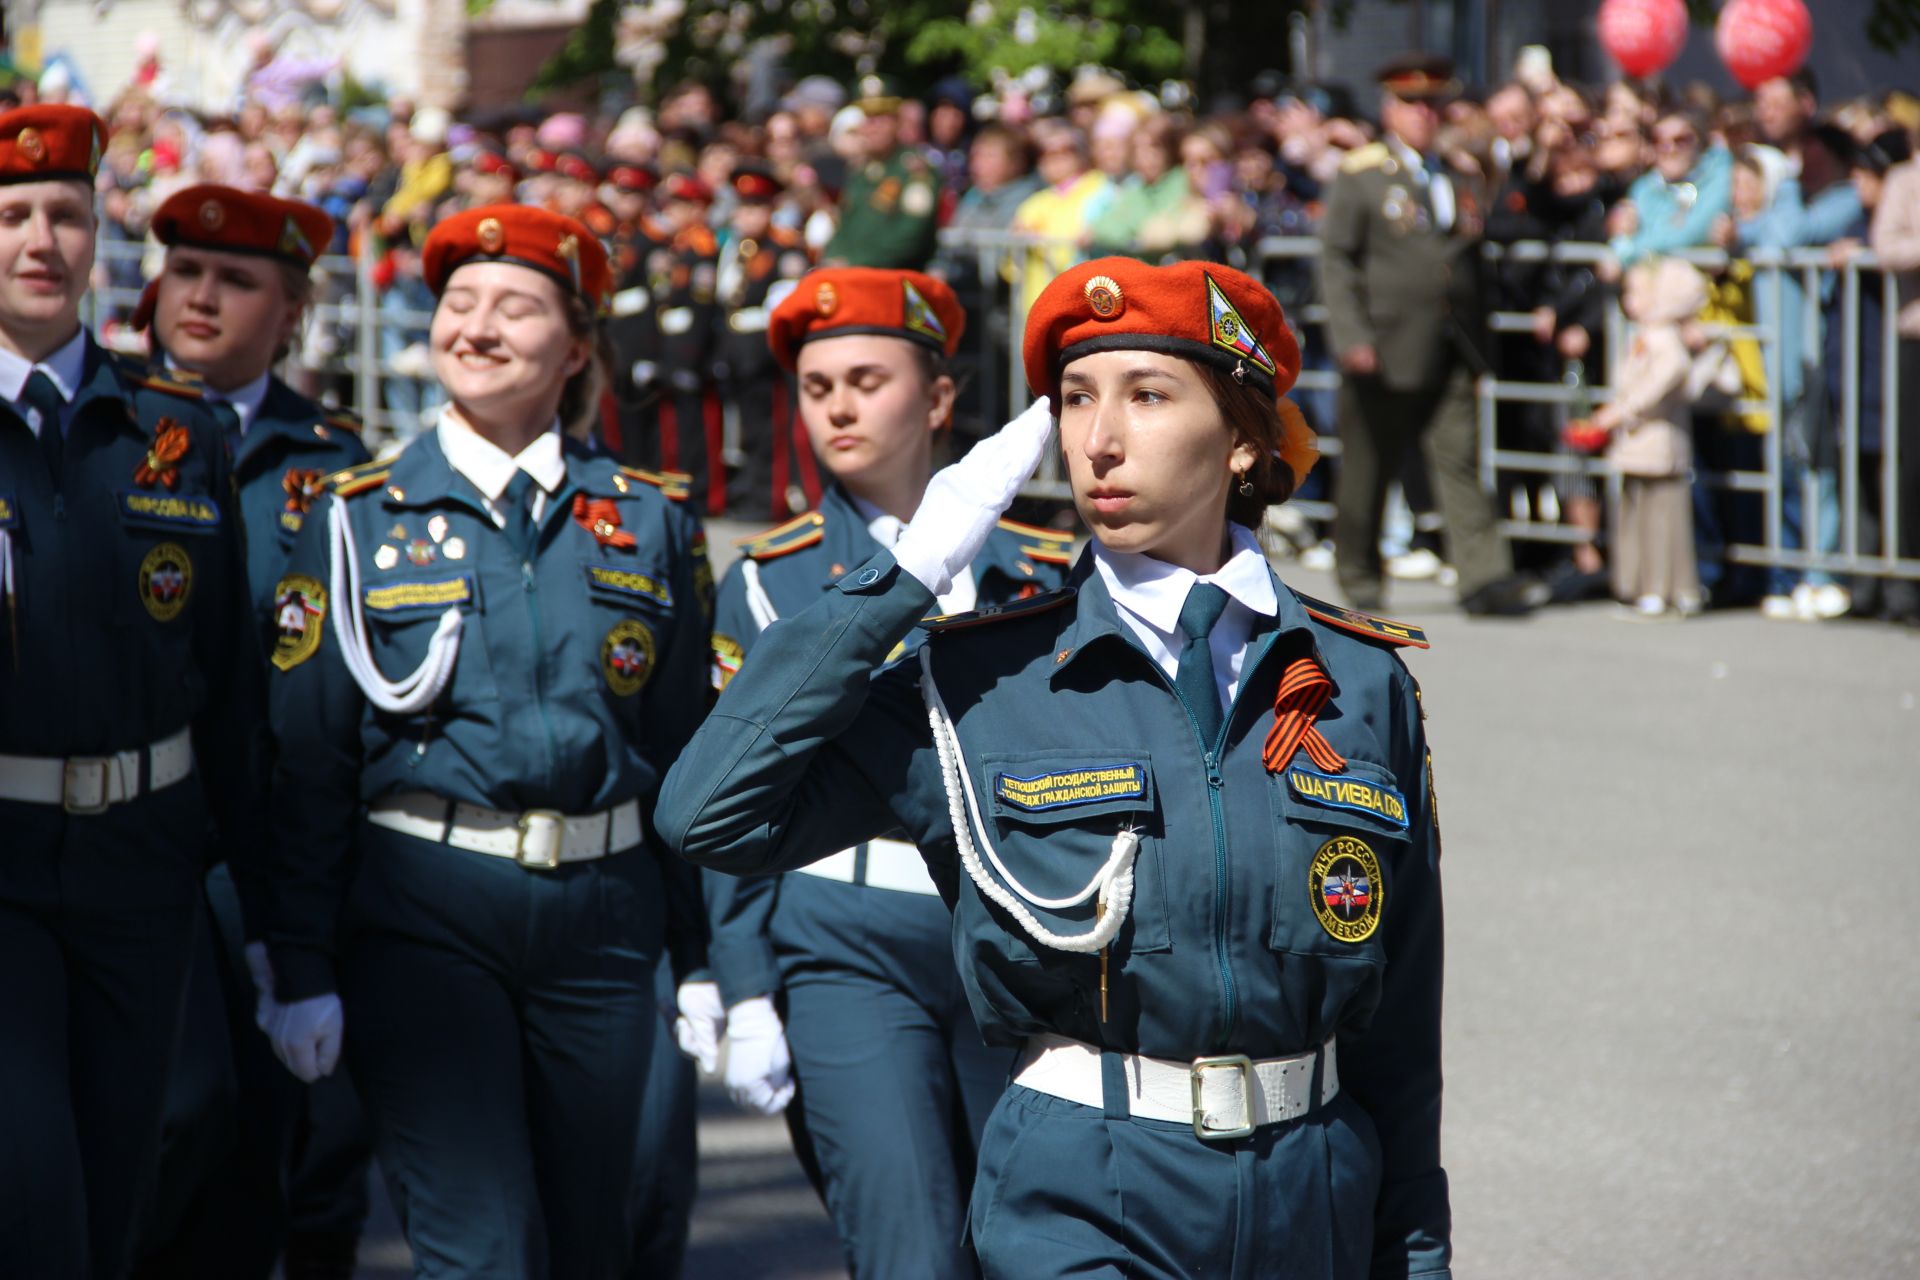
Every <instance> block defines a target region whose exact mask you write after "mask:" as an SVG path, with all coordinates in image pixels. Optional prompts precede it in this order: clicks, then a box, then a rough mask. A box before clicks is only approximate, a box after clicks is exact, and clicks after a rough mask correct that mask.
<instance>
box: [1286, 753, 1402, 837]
mask: <svg viewBox="0 0 1920 1280" xmlns="http://www.w3.org/2000/svg"><path fill="white" fill-rule="evenodd" d="M1281 781H1282V785H1283V786H1284V787H1285V789H1286V798H1287V816H1288V817H1289V818H1297V819H1300V820H1302V821H1307V822H1330V823H1334V824H1348V823H1357V824H1359V825H1361V826H1365V827H1367V828H1370V829H1372V830H1375V831H1380V832H1384V833H1385V834H1387V835H1394V836H1402V837H1404V836H1405V835H1406V833H1407V798H1406V796H1405V795H1404V794H1402V793H1401V791H1400V788H1399V786H1398V785H1397V784H1396V781H1395V779H1394V776H1393V774H1392V772H1391V771H1390V770H1388V769H1386V768H1385V767H1384V766H1382V765H1377V764H1374V763H1372V762H1371V761H1367V760H1349V761H1348V762H1347V767H1346V768H1345V769H1343V770H1341V771H1340V772H1339V773H1326V772H1323V771H1322V770H1320V769H1318V768H1315V767H1314V765H1313V764H1312V763H1311V762H1310V761H1308V760H1307V759H1306V758H1305V756H1304V753H1303V754H1302V755H1301V756H1299V757H1296V758H1295V760H1294V762H1293V763H1292V764H1290V765H1288V766H1287V769H1286V772H1285V773H1284V774H1282V775H1281Z"/></svg>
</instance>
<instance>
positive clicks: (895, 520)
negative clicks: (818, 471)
mask: <svg viewBox="0 0 1920 1280" xmlns="http://www.w3.org/2000/svg"><path fill="white" fill-rule="evenodd" d="M847 497H849V498H851V499H852V500H853V509H854V510H855V511H858V512H859V513H860V518H861V519H862V520H865V521H866V522H867V532H868V533H870V534H872V535H873V540H874V541H875V542H877V543H879V544H880V545H881V546H883V547H885V548H886V549H887V550H889V551H891V550H893V544H894V543H896V542H898V541H900V532H901V530H903V529H905V528H906V527H907V523H906V521H904V520H902V519H901V518H900V517H899V516H890V515H888V514H887V513H886V512H884V511H882V510H881V509H880V508H879V507H876V506H874V505H873V504H872V503H871V502H868V501H867V500H866V499H865V498H863V497H861V496H860V495H859V494H857V493H852V492H849V493H848V494H847Z"/></svg>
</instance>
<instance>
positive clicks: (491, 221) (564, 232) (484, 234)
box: [420, 204, 613, 314]
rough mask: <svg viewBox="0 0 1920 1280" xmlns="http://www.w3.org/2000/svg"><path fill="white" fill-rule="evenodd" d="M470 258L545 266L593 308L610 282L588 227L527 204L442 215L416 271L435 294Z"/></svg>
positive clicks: (602, 255) (542, 268)
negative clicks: (443, 216)
mask: <svg viewBox="0 0 1920 1280" xmlns="http://www.w3.org/2000/svg"><path fill="white" fill-rule="evenodd" d="M475 260H481V261H486V262H512V263H515V264H517V265H519V266H523V267H531V268H533V269H534V270H535V271H540V272H544V273H545V274H547V275H549V276H552V277H553V278H554V279H555V280H557V281H559V282H560V284H561V285H563V286H564V287H566V288H568V289H571V290H573V291H574V292H575V293H578V294H579V295H580V296H581V297H582V298H584V299H586V303H587V306H588V307H590V308H591V309H592V310H593V311H594V312H595V313H596V314H598V313H599V311H600V308H601V306H602V305H603V304H604V303H605V302H606V299H607V292H608V290H609V289H610V288H611V287H612V284H613V273H612V271H611V270H610V269H609V267H608V265H607V251H606V249H605V248H603V247H602V246H601V244H600V241H599V240H598V239H597V238H596V237H595V236H594V234H593V232H591V231H589V230H587V228H586V227H585V226H584V225H582V224H581V223H579V222H576V221H574V220H573V219H572V218H569V217H566V216H564V215H563V214H558V213H549V212H547V210H545V209H540V208H535V207H533V206H531V205H524V204H489V205H482V206H481V207H480V208H478V209H468V210H465V211H464V212H461V213H456V214H454V215H453V216H452V217H450V218H446V219H443V220H442V221H441V222H440V223H439V224H438V225H436V226H435V227H434V229H433V230H432V231H431V232H429V233H428V234H427V242H426V244H425V245H424V246H423V247H422V248H421V251H420V269H421V274H422V275H423V276H424V277H425V279H426V282H427V287H428V288H429V289H431V290H433V294H434V296H435V297H436V298H437V297H439V296H440V292H441V290H443V289H445V288H446V287H447V277H448V276H450V275H452V274H453V270H454V268H455V267H458V266H460V265H461V264H462V263H466V262H472V261H475Z"/></svg>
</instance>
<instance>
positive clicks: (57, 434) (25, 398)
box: [20, 369, 67, 487]
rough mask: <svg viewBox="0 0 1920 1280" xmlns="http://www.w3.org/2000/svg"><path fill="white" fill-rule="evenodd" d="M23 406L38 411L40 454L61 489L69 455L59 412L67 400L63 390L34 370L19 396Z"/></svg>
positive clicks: (28, 376)
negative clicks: (62, 392)
mask: <svg viewBox="0 0 1920 1280" xmlns="http://www.w3.org/2000/svg"><path fill="white" fill-rule="evenodd" d="M20 403H21V405H22V407H26V408H32V409H35V410H38V411H39V414H40V452H41V453H43V454H45V455H46V459H47V470H48V472H49V473H51V474H52V476H53V483H54V485H55V486H56V487H58V485H59V484H60V475H61V472H62V471H63V470H64V468H65V465H66V453H67V449H66V445H67V441H66V436H65V435H64V434H63V433H62V432H61V430H60V409H61V406H62V405H63V404H64V403H65V401H63V400H62V399H61V398H60V391H59V389H58V388H57V387H55V386H54V385H53V379H52V378H49V377H48V376H47V375H46V374H44V373H42V372H41V371H40V370H38V369H35V370H34V371H33V372H32V373H30V374H28V375H27V385H26V387H25V389H23V390H22V391H21V393H20ZM22 416H24V415H22Z"/></svg>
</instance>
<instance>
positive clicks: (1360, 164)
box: [1340, 142, 1393, 173]
mask: <svg viewBox="0 0 1920 1280" xmlns="http://www.w3.org/2000/svg"><path fill="white" fill-rule="evenodd" d="M1392 154H1393V153H1392V152H1391V151H1388V150H1387V144H1386V143H1384V142H1369V143H1368V144H1367V145H1366V146H1364V147H1361V148H1359V149H1357V150H1354V151H1349V152H1347V156H1346V159H1344V160H1342V161H1341V162H1340V172H1342V173H1363V172H1365V171H1366V170H1368V169H1378V168H1379V167H1380V166H1381V165H1383V164H1385V163H1386V162H1387V160H1388V158H1389V157H1390V156H1392Z"/></svg>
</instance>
